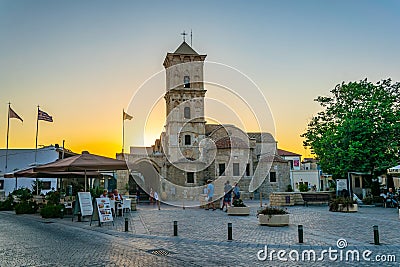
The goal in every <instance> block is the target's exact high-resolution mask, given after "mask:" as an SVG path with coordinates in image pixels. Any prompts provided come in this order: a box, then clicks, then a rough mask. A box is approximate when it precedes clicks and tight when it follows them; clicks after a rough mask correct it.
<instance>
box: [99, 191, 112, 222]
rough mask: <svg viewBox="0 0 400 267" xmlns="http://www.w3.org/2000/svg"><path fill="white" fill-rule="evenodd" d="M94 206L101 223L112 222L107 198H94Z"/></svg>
mask: <svg viewBox="0 0 400 267" xmlns="http://www.w3.org/2000/svg"><path fill="white" fill-rule="evenodd" d="M96 206H97V211H98V214H99V220H100V222H101V223H102V222H112V221H113V216H112V212H111V205H110V199H109V198H108V197H106V198H96Z"/></svg>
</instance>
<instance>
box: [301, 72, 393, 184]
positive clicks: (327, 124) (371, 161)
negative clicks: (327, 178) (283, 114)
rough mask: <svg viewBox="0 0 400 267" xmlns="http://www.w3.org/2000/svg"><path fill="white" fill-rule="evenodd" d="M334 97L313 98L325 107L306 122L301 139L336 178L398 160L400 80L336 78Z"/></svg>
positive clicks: (383, 168)
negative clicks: (372, 81)
mask: <svg viewBox="0 0 400 267" xmlns="http://www.w3.org/2000/svg"><path fill="white" fill-rule="evenodd" d="M331 93H332V96H331V97H324V96H319V97H318V98H317V99H315V101H316V102H318V103H319V104H320V105H321V106H322V107H323V108H324V109H323V110H322V111H320V112H319V113H317V115H316V116H314V117H313V118H312V119H311V121H310V122H309V124H308V127H307V131H306V132H305V133H303V134H302V135H301V136H302V137H304V139H305V140H304V142H303V145H304V146H305V147H309V148H310V149H311V152H312V153H313V154H315V155H316V157H317V159H318V160H319V163H320V165H321V168H322V170H323V171H324V172H325V173H329V174H332V175H333V178H334V179H336V178H346V177H347V173H348V172H350V171H360V172H368V173H370V174H371V175H372V176H375V175H379V174H382V173H384V172H386V169H387V168H389V167H392V166H393V165H395V164H396V163H397V162H398V161H399V145H400V142H399V140H400V135H399V134H400V131H399V129H400V83H399V82H397V83H392V81H391V80H390V79H387V80H382V81H380V82H377V83H376V84H373V83H371V82H369V81H367V79H365V80H362V81H359V82H349V83H347V84H346V83H342V84H338V85H337V86H336V87H335V88H334V89H333V90H332V91H331Z"/></svg>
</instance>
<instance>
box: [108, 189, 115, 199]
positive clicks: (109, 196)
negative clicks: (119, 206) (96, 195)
mask: <svg viewBox="0 0 400 267" xmlns="http://www.w3.org/2000/svg"><path fill="white" fill-rule="evenodd" d="M108 198H109V199H111V200H114V194H113V192H111V191H110V192H108Z"/></svg>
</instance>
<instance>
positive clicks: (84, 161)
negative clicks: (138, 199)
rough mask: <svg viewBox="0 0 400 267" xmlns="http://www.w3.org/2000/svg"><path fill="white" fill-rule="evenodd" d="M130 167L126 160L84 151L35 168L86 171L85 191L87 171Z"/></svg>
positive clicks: (56, 170)
mask: <svg viewBox="0 0 400 267" xmlns="http://www.w3.org/2000/svg"><path fill="white" fill-rule="evenodd" d="M127 169H128V167H127V165H126V162H125V161H124V160H117V159H112V158H108V157H103V156H99V155H94V154H90V153H89V152H87V151H83V152H82V154H80V155H76V156H72V157H69V158H65V159H60V160H57V161H55V162H52V163H48V164H44V165H41V166H38V167H35V168H33V170H34V171H35V172H43V171H45V172H74V171H83V172H84V173H85V191H86V182H87V181H86V180H87V171H114V170H127Z"/></svg>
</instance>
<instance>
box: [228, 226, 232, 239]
mask: <svg viewBox="0 0 400 267" xmlns="http://www.w3.org/2000/svg"><path fill="white" fill-rule="evenodd" d="M228 240H232V223H228Z"/></svg>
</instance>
